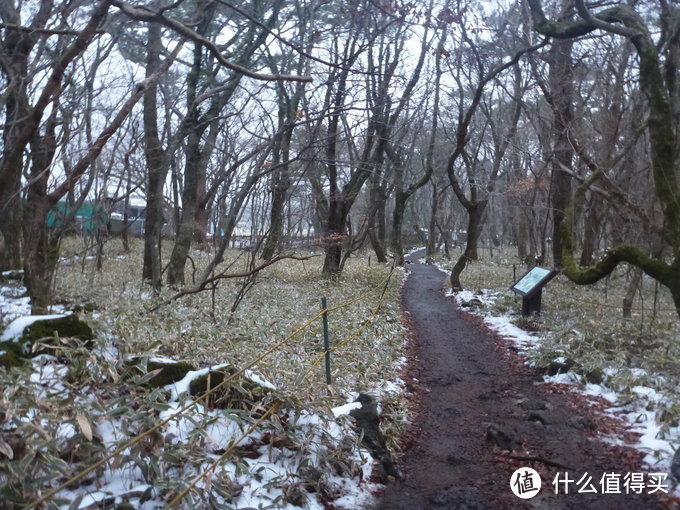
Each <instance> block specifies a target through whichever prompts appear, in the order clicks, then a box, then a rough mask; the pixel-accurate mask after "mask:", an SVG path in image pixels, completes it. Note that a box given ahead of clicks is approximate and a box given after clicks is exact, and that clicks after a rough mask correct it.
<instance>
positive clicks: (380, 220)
mask: <svg viewBox="0 0 680 510" xmlns="http://www.w3.org/2000/svg"><path fill="white" fill-rule="evenodd" d="M381 177H382V172H381V171H380V169H376V171H375V173H374V174H373V178H372V179H371V190H370V193H369V202H370V204H369V215H368V238H369V240H370V241H371V247H372V248H373V251H374V252H375V258H376V260H377V261H378V263H380V264H384V263H385V262H387V253H386V250H385V204H386V201H387V198H386V197H385V192H384V189H383V187H382V186H381V184H380V181H381Z"/></svg>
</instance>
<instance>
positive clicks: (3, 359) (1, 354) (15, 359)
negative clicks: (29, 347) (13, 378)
mask: <svg viewBox="0 0 680 510" xmlns="http://www.w3.org/2000/svg"><path fill="white" fill-rule="evenodd" d="M0 345H2V344H0ZM5 347H6V346H4V345H3V348H0V367H5V368H10V367H20V366H22V365H23V364H24V363H25V362H24V360H23V359H22V358H21V357H20V356H19V355H18V354H17V353H16V352H15V351H13V350H10V349H7V348H5Z"/></svg>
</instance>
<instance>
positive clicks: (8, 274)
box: [0, 269, 24, 283]
mask: <svg viewBox="0 0 680 510" xmlns="http://www.w3.org/2000/svg"><path fill="white" fill-rule="evenodd" d="M23 279H24V271H23V269H12V270H10V271H3V272H2V273H0V282H2V283H4V282H21V281H22V280H23Z"/></svg>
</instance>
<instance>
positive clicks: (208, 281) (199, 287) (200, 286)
mask: <svg viewBox="0 0 680 510" xmlns="http://www.w3.org/2000/svg"><path fill="white" fill-rule="evenodd" d="M314 257H320V255H309V256H307V257H296V256H294V255H279V256H278V257H274V258H273V259H271V260H268V261H266V262H263V263H262V264H260V265H259V266H257V267H254V268H253V269H251V270H250V271H245V272H243V273H224V272H222V273H219V274H216V275H215V276H212V277H210V278H205V279H203V280H202V281H200V282H198V283H197V284H196V285H194V286H193V287H190V288H188V289H184V290H181V291H179V292H178V293H176V294H175V295H173V296H171V297H169V298H168V299H166V300H165V301H163V302H161V303H159V304H157V305H156V306H154V307H153V308H150V309H149V310H147V311H146V313H151V312H155V311H156V310H158V309H159V308H161V307H163V306H165V305H169V304H170V303H172V302H173V301H176V300H178V299H179V298H181V297H184V296H188V295H189V294H198V293H199V292H201V291H203V290H205V289H206V287H208V286H209V285H216V283H217V282H218V281H219V280H228V279H231V278H247V277H249V276H253V275H254V274H257V273H259V272H260V271H262V270H263V269H265V268H266V267H269V266H271V265H272V264H275V263H276V262H279V261H280V260H286V259H291V260H309V259H311V258H314Z"/></svg>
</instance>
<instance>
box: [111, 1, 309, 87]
mask: <svg viewBox="0 0 680 510" xmlns="http://www.w3.org/2000/svg"><path fill="white" fill-rule="evenodd" d="M110 1H111V3H112V4H113V5H115V6H116V7H118V8H119V9H120V10H121V11H122V12H124V13H125V14H127V15H128V16H129V17H131V18H133V19H136V20H138V21H149V22H155V23H160V24H161V25H163V26H165V27H167V28H169V29H171V30H173V31H175V32H177V33H178V34H179V35H181V36H182V37H186V38H187V39H190V40H192V41H194V42H197V43H198V44H200V45H202V46H203V47H205V48H206V49H207V50H208V51H209V52H210V53H211V54H212V55H213V57H215V59H216V60H217V61H218V62H219V63H220V64H222V65H223V66H224V67H226V68H228V69H231V70H232V71H235V72H237V73H240V74H243V75H244V76H248V77H249V78H253V79H255V80H260V81H302V82H311V81H312V77H311V76H296V75H290V74H262V73H256V72H255V71H252V70H250V69H248V68H247V67H243V66H241V65H239V64H236V63H234V62H231V61H230V60H227V59H226V58H225V57H224V55H222V52H221V51H220V50H219V48H218V47H217V46H215V44H214V43H213V42H212V41H210V40H208V39H206V38H205V37H204V36H202V35H201V34H199V33H198V32H196V31H195V30H193V29H192V28H189V27H188V26H186V25H185V24H184V23H182V22H180V21H177V20H173V19H170V18H166V17H165V16H164V15H163V13H162V12H156V11H152V10H150V9H148V8H146V7H133V6H132V5H130V4H128V3H126V2H123V1H122V0H110Z"/></svg>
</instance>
